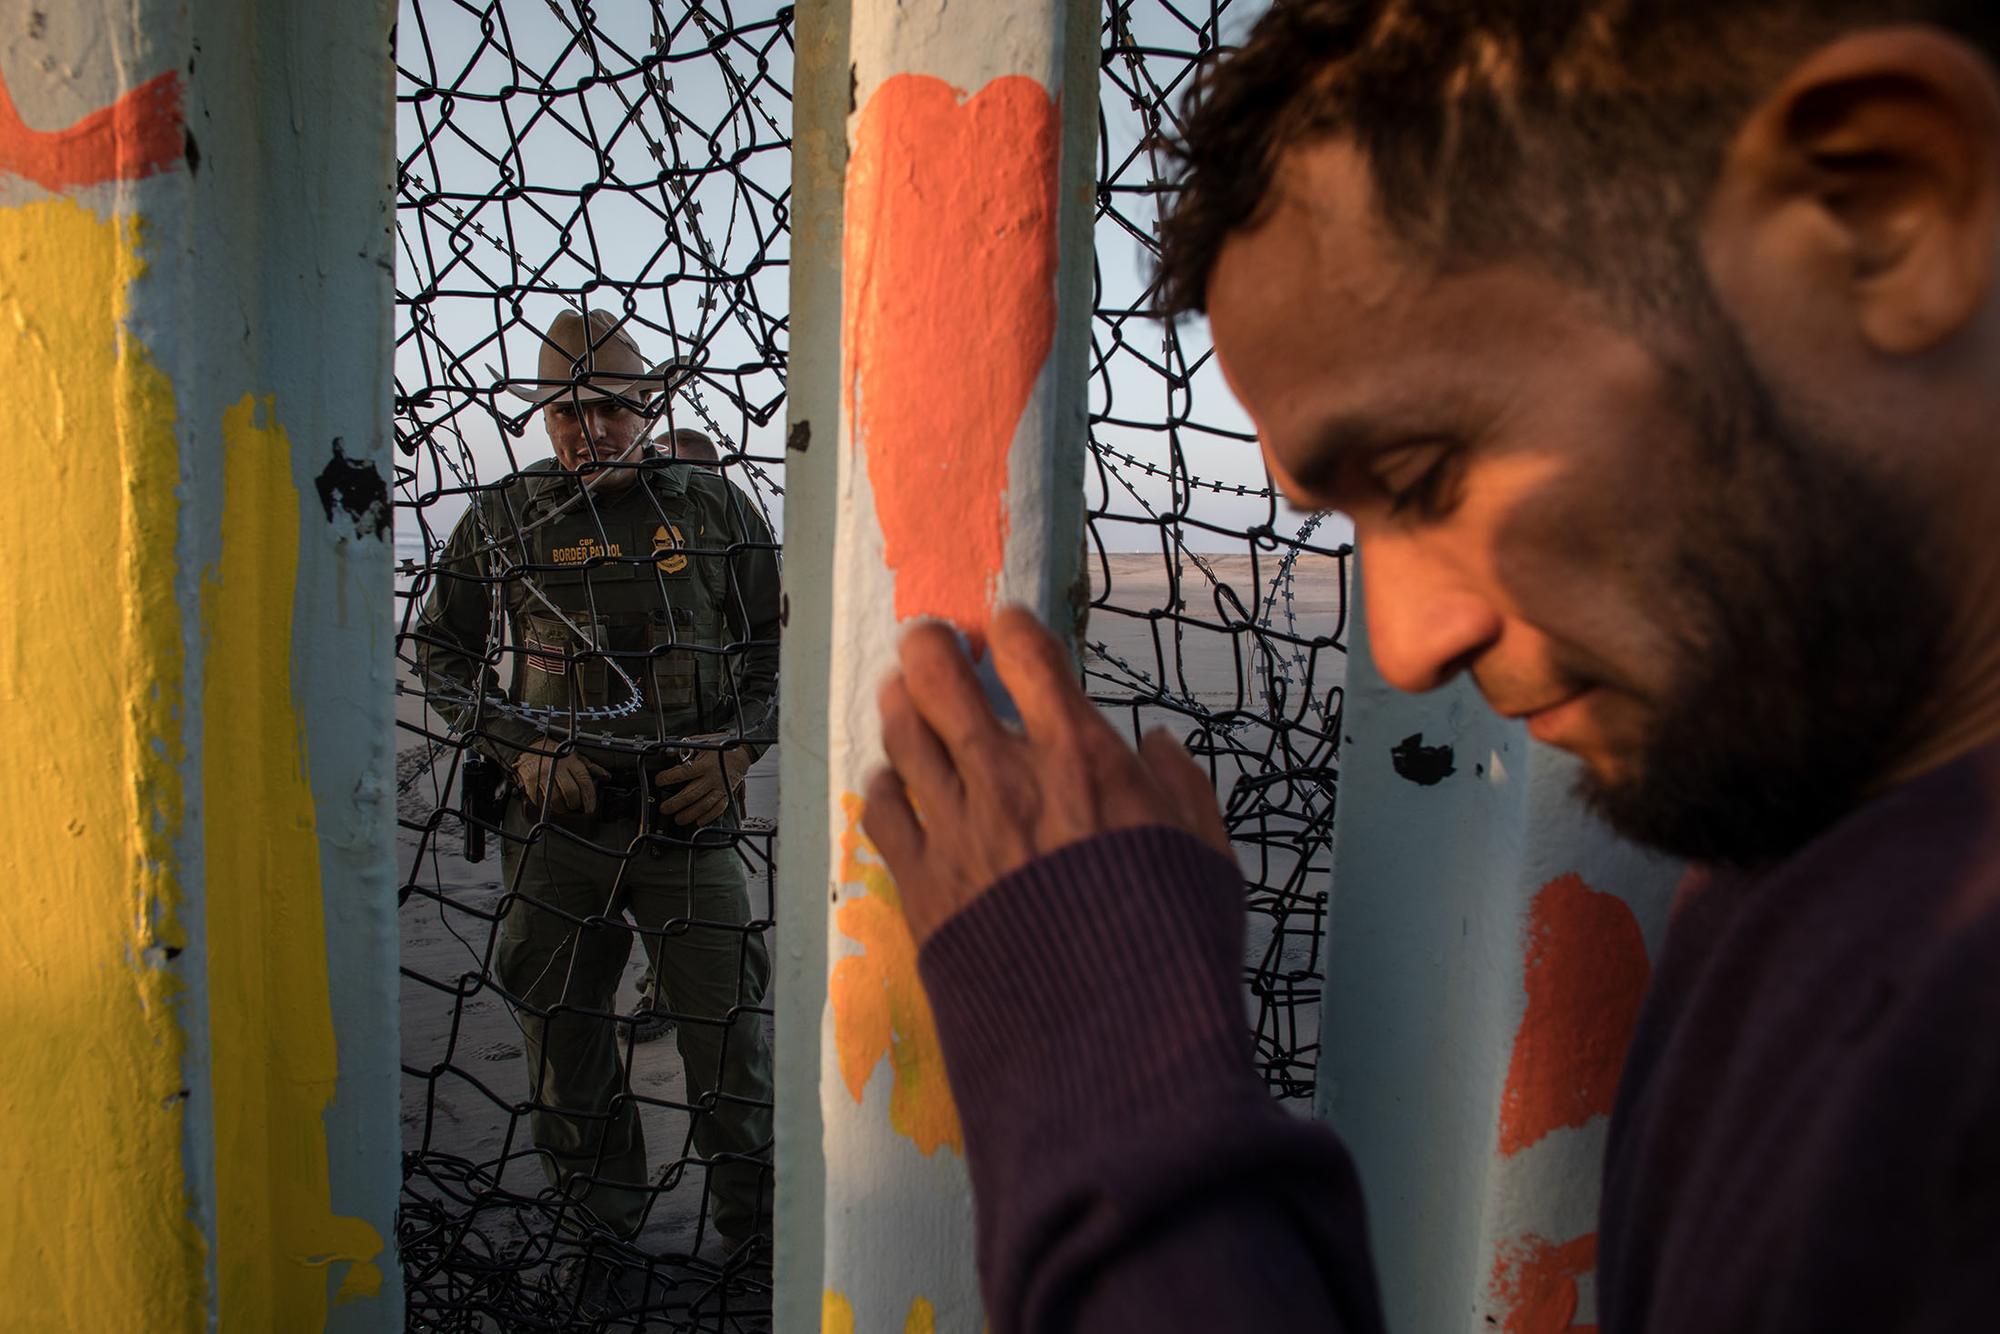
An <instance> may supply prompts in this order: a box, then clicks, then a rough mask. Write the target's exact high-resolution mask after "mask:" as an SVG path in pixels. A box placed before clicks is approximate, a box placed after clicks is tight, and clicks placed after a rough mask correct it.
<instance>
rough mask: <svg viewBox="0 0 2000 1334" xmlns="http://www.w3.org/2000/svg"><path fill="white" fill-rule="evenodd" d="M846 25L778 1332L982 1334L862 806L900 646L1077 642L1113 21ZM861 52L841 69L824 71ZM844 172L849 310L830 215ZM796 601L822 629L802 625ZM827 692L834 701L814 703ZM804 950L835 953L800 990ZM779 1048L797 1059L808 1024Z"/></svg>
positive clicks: (960, 1169) (825, 197)
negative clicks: (1057, 630)
mask: <svg viewBox="0 0 2000 1334" xmlns="http://www.w3.org/2000/svg"><path fill="white" fill-rule="evenodd" d="M843 18H844V24H843V19H835V18H830V17H827V16H824V15H822V16H818V17H815V18H813V19H811V20H809V21H807V23H806V26H804V27H802V29H801V43H800V65H801V76H800V83H801V87H802V88H803V89H805V90H806V96H802V97H801V99H800V101H799V102H798V104H797V107H798V116H799V120H798V123H797V126H796V130H795V142H796V143H797V145H798V148H797V149H796V150H795V152H796V154H797V164H798V165H797V167H796V169H795V170H796V180H797V185H798V188H799V190H800V192H801V193H800V195H799V201H798V202H799V208H800V225H801V229H802V234H801V235H800V236H799V237H798V238H797V239H795V245H798V246H799V249H798V250H796V251H795V259H794V262H795V265H796V266H797V268H798V270H799V272H798V273H797V276H796V277H795V279H794V292H795V294H796V296H797V297H798V298H799V299H800V300H803V301H805V302H807V304H805V305H803V306H799V305H795V308H794V312H793V331H794V333H793V339H794V341H793V348H792V363H793V365H794V366H795V367H797V366H801V365H804V364H811V365H813V370H812V371H811V372H810V374H809V376H808V377H806V378H805V379H803V380H801V379H800V378H797V372H796V371H795V372H794V374H795V378H794V381H793V408H792V412H793V422H792V429H793V432H794V436H793V443H794V445H795V446H799V445H805V452H804V453H803V454H800V453H794V454H793V455H792V456H791V458H792V460H793V462H794V466H793V469H792V470H791V471H792V474H793V476H795V477H796V478H797V479H798V482H799V483H800V484H802V485H797V484H795V487H796V489H794V490H792V492H791V494H790V496H789V497H788V500H789V503H788V506H787V511H788V513H787V554H786V568H787V571H788V577H789V579H790V586H789V597H790V607H791V617H792V619H791V620H790V622H789V624H788V626H787V640H786V654H787V658H786V661H787V663H789V664H795V665H796V667H795V669H794V670H790V671H787V672H786V674H785V690H786V692H787V693H786V697H785V706H784V717H785V755H784V759H783V766H784V767H783V774H784V777H783V780H782V783H783V789H784V793H785V798H784V799H785V802H786V807H785V810H786V812H787V819H788V821H789V823H788V824H787V825H786V853H785V857H786V860H785V864H784V868H783V874H784V882H785V903H786V912H787V916H786V919H785V921H786V925H784V926H782V927H781V928H780V929H781V931H782V932H788V933H792V934H790V935H788V936H787V937H786V939H785V940H784V941H783V944H782V952H783V954H784V955H785V956H788V963H787V972H786V973H785V975H784V977H783V980H782V981H781V984H780V988H781V989H780V993H779V994H780V1002H779V1004H780V1009H781V1010H782V1009H783V1008H784V1007H785V1006H787V1005H790V1006H793V1007H795V1010H796V1011H798V1012H803V1013H807V1014H812V1015H814V1016H816V1017H817V1018H818V1020H819V1023H818V1030H817V1032H816V1033H814V1034H813V1035H812V1036H813V1037H814V1038H815V1039H816V1041H815V1047H814V1049H812V1050H811V1051H809V1052H801V1051H800V1050H798V1048H797V1046H796V1045H794V1047H793V1049H792V1050H790V1051H789V1052H787V1053H786V1055H785V1057H784V1058H783V1061H784V1063H783V1065H782V1066H781V1071H780V1074H781V1078H780V1084H779V1089H778V1098H779V1101H780V1104H781V1108H783V1109H784V1110H783V1111H781V1117H782V1118H783V1119H782V1121H781V1126H783V1127H785V1129H784V1130H783V1131H782V1132H781V1137H780V1140H779V1163H778V1179H779V1192H780V1201H781V1202H780V1229H781V1234H782V1235H781V1239H780V1243H779V1244H780V1271H779V1284H780V1293H779V1312H780V1317H779V1318H780V1321H781V1322H782V1323H785V1325H786V1327H787V1328H805V1327H810V1326H809V1320H810V1310H811V1306H810V1305H809V1303H811V1304H815V1305H817V1306H818V1308H819V1320H820V1323H821V1327H822V1328H823V1329H826V1330H828V1331H857V1330H858V1331H872V1330H925V1331H929V1330H932V1329H945V1330H965V1331H968V1332H969V1331H973V1330H977V1329H979V1328H980V1327H981V1325H982V1324H983V1319H982V1316H981V1314H980V1307H979V1301H978V1291H977V1284H976V1281H975V1278H974V1274H973V1269H972V1226H971V1204H970V1198H969V1192H968V1189H967V1184H966V1178H965V1170H964V1165H963V1162H962V1160H961V1158H960V1152H961V1149H960V1137H959V1123H958V1114H957V1111H956V1109H955V1108H954V1107H953V1105H952V1102H951V1097H950V1091H949V1088H948V1086H947V1084H946V1080H945V1071H944V1066H943V1063H942V1059H941V1057H940V1054H939V1051H938V1046H937V1038H936V1033H935V1030H934V1028H933V1026H932V1021H931V1016H930V1008H929V1003H928V1001H927V1000H926V999H925V997H924V995H923V991H922V988H921V986H920V985H919V983H918V980H917V975H916V960H915V950H914V948H913V946H912V944H911V941H910V937H909V933H908V931H907V929H906V928H905V927H904V925H903V921H902V915H901V912H900V910H899V908H898V906H897V901H896V890H895V886H894V884H893V883H892V882H891V881H890V879H889V876H888V873H887V871H886V870H885V869H884V868H883V866H882V864H881V862H880V861H879V859H877V858H876V857H875V855H874V853H873V851H872V850H871V849H870V848H869V846H868V844H867V841H866V839H865V838H864V837H863V836H862V833H861V829H860V823H859V822H860V815H861V806H860V797H859V795H858V794H859V793H860V791H861V789H862V787H863V785H864V783H865V780H866V776H867V773H868V771H869V770H870V769H871V768H872V767H873V766H874V765H875V764H876V763H878V762H879V759H880V756H881V750H880V741H879V735H878V728H877V725H876V721H875V687H876V685H877V683H878V682H879V681H880V679H881V677H882V676H883V675H884V674H885V672H886V671H887V670H888V669H889V667H890V666H891V665H892V663H893V661H894V658H893V654H894V645H895V639H896V630H897V626H898V624H899V623H901V622H904V621H908V620H910V619H913V618H918V617H938V618H942V619H944V620H948V621H950V622H952V623H953V624H955V625H957V626H959V627H960V628H961V629H962V630H963V631H964V632H965V633H966V634H967V635H968V637H969V638H970V640H971V642H972V643H973V645H974V647H975V651H980V641H981V635H982V632H983V627H984V626H985V624H986V622H987V620H988V618H989V617H990V615H991V613H992V610H993V608H994V607H995V606H996V605H998V604H1000V603H1002V602H1007V601H1014V602H1022V603H1026V604H1028V605H1030V606H1033V607H1036V608H1038V609H1039V610H1041V611H1042V612H1043V614H1044V615H1045V616H1047V617H1049V618H1050V619H1051V620H1052V621H1053V622H1054V623H1057V624H1064V623H1066V622H1067V619H1068V597H1069V590H1070V585H1071V583H1072V581H1073V580H1074V578H1075V576H1076V573H1077V570H1076V566H1077V560H1078V556H1079V552H1080V547H1081V533H1082V518H1083V516H1082V510H1083V485H1082V481H1083V464H1084V441H1085V413H1086V406H1087V404H1086V398H1085V388H1086V383H1085V376H1086V369H1087V367H1086V354H1087V347H1088V326H1089V319H1090V296H1091V282H1090V275H1091V233H1090V221H1091V211H1092V189H1093V183H1094V181H1095V172H1094V160H1093V148H1094V143H1095V133H1096V115H1097V56H1098V24H1099V14H1098V9H1097V6H1096V5H1095V4H1094V3H1091V2H1090V0H1032V2H1031V3H1021V4H1009V5H992V4H971V3H963V0H961V2H960V3H955V4H954V3H950V0H901V2H900V3H899V2H898V0H854V3H852V4H851V5H849V6H847V7H846V12H845V14H844V16H843ZM821 24H823V25H825V26H816V25H821ZM842 26H844V27H845V34H844V38H845V49H844V51H840V50H838V48H836V47H834V46H831V45H829V43H830V42H832V41H833V40H835V39H836V35H837V33H838V29H839V28H840V27H842ZM829 74H831V75H833V77H834V78H835V79H837V80H840V82H839V83H838V84H837V85H836V87H835V89H833V90H832V91H831V93H829V90H828V88H827V86H826V82H825V80H826V78H827V76H828V75H829ZM815 90H817V91H815ZM843 93H844V94H845V98H843V97H842V96H841V94H843ZM833 116H839V117H842V118H844V120H845V125H844V130H843V141H842V142H843V144H844V153H843V152H841V151H839V150H838V149H836V147H835V146H834V144H833V143H832V141H831V138H830V135H831V129H830V126H829V124H828V120H827V118H829V117H833ZM843 159H844V161H843ZM836 164H838V165H839V167H840V171H841V188H842V198H841V203H840V230H839V239H838V256H839V258H838V270H837V273H838V278H837V281H838V284H839V286H838V291H839V293H840V299H839V303H838V306H837V308H836V307H835V306H834V304H833V302H832V300H831V296H832V292H833V290H834V289H833V287H832V286H831V281H832V279H831V275H830V274H829V272H828V266H830V265H832V264H833V262H834V259H833V256H834V248H833V236H832V233H831V231H830V230H829V229H830V227H831V225H832V224H831V220H830V219H828V218H827V217H825V216H824V214H823V212H822V211H823V210H824V209H825V208H827V207H828V206H829V205H830V203H831V201H830V197H829V194H828V192H829V191H830V189H831V187H832V179H833V178H832V176H831V174H830V169H831V168H832V167H833V166H835V165H836ZM836 321H837V322H836ZM829 374H837V376H838V380H837V383H836V384H834V385H832V386H829V385H827V384H826V383H825V379H824V377H826V376H827V375H829ZM801 391H803V392H801ZM805 422H810V424H811V428H812V429H811V438H812V442H811V443H809V444H807V442H806V441H805V440H804V439H803V438H802V436H801V434H800V426H801V423H805ZM822 451H823V452H822ZM802 502H803V503H802ZM808 505H810V506H811V507H812V508H813V510H814V513H813V514H812V515H811V516H808V517H806V518H805V521H804V523H803V524H801V516H800V510H801V509H802V508H805V507H806V506H808ZM829 513H830V515H831V523H830V529H829V527H828V526H827V515H828V514H829ZM802 539H803V541H804V543H806V544H807V545H802V541H801V540H802ZM802 566H804V567H805V569H803V570H802V568H801V567H802ZM822 569H825V570H826V571H828V572H829V574H830V578H829V580H828V582H827V583H824V584H821V583H818V582H817V581H818V580H819V579H820V578H821V575H820V574H819V571H820V570H822ZM807 590H811V596H812V597H814V598H815V599H816V600H817V599H822V598H823V599H824V603H823V604H818V605H815V606H814V607H813V608H812V609H811V610H810V611H808V610H807V609H806V608H805V607H804V606H802V601H803V599H804V597H805V596H806V595H807ZM829 612H830V616H829ZM814 671H817V672H819V673H820V674H822V675H824V676H825V677H826V678H827V679H826V680H825V682H824V685H823V687H822V686H821V685H820V684H819V683H817V682H810V681H802V680H801V674H802V673H804V674H807V675H810V674H811V673H812V672H814ZM822 688H823V689H824V691H825V693H824V695H823V696H822V695H818V694H816V693H815V692H817V691H818V690H820V689H822ZM812 798H816V799H817V800H818V801H819V803H820V804H819V805H818V809H817V810H816V811H808V810H806V809H805V808H804V802H805V801H806V800H808V799H812ZM816 828H817V829H824V830H826V831H827V839H826V842H825V843H824V844H821V845H818V846H814V845H815V844H816V843H817V840H814V839H813V838H812V837H811V833H810V831H812V830H814V829H816ZM801 844H805V845H806V846H805V847H803V848H802V847H801ZM806 917H811V918H813V919H815V923H814V926H813V927H805V928H802V925H801V919H802V918H806ZM795 949H805V950H807V951H813V950H820V951H823V952H822V953H821V954H820V956H819V961H818V962H817V963H807V962H806V961H805V959H804V958H803V957H801V956H798V955H794V954H793V951H794V950H795ZM788 987H800V988H803V989H804V990H803V991H786V990H785V988H788ZM822 988H823V989H822ZM819 996H824V997H825V1002H824V1004H823V1005H821V1004H818V1003H815V1000H816V998H817V997H819ZM787 1031H788V1032H791V1033H793V1034H794V1035H795V1038H794V1041H795V1043H796V1042H797V1041H798V1040H799V1037H798V1036H797V1035H798V1034H799V1025H798V1023H797V1022H794V1023H793V1024H792V1026H791V1027H790V1028H788V1030H787ZM814 1054H816V1055H817V1061H810V1060H809V1059H808V1058H809V1057H810V1056H811V1055H814ZM806 1100H810V1105H811V1106H812V1107H813V1108H815V1109H816V1110H817V1111H818V1113H819V1116H820V1135H819V1142H818V1144H817V1146H815V1145H814V1144H812V1143H811V1142H810V1136H809V1134H808V1133H807V1131H806V1129H805V1127H804V1126H803V1125H802V1124H801V1121H800V1115H801V1106H802V1103H803V1102H805V1101H806ZM815 1147H817V1148H818V1149H819V1150H820V1153H819V1154H818V1155H817V1156H815V1155H814V1154H813V1149H814V1148H815ZM814 1211H816V1214H815V1212H814ZM802 1316H804V1317H805V1319H801V1317H802Z"/></svg>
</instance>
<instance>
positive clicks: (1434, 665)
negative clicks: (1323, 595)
mask: <svg viewBox="0 0 2000 1334" xmlns="http://www.w3.org/2000/svg"><path fill="white" fill-rule="evenodd" d="M1357 546H1358V548H1359V551H1360V557H1359V559H1360V562H1361V585H1362V601H1363V603H1364V605H1365V607H1366V610H1367V615H1368V650H1369V652H1370V653H1371V654H1372V655H1373V656H1374V659H1375V670H1377V671H1378V672H1380V673H1381V674H1382V679H1383V680H1385V681H1387V682H1388V683H1389V684H1390V685H1392V686H1394V687H1396V689H1398V690H1405V691H1409V692H1411V693H1413V694H1415V693H1419V692H1422V691H1425V690H1434V689H1436V688H1437V687H1438V686H1441V685H1443V684H1444V683H1445V682H1447V681H1449V680H1451V678H1452V677H1454V676H1456V675H1458V674H1459V673H1460V672H1461V671H1463V670H1465V669H1466V668H1467V667H1469V666H1471V665H1472V662H1473V660H1474V659H1476V658H1477V657H1478V656H1479V654H1480V653H1481V651H1483V650H1484V649H1486V648H1487V647H1488V646H1490V645H1491V644H1493V643H1494V642H1495V641H1496V640H1498V639H1499V638H1500V631H1501V628H1502V626H1501V617H1500V614H1499V613H1498V612H1497V611H1496V610H1495V609H1494V607H1493V604H1492V602H1491V601H1490V600H1489V599H1488V598H1486V597H1485V596H1483V595H1482V594H1480V593H1479V592H1478V591H1477V590H1476V589H1473V588H1471V587H1469V586H1468V585H1467V583H1466V581H1465V579H1464V577H1463V576H1462V575H1461V574H1460V573H1459V572H1458V571H1456V570H1455V569H1453V568H1452V567H1451V566H1450V565H1449V564H1448V563H1446V562H1444V561H1442V560H1440V559H1438V558H1437V557H1436V556H1435V555H1434V554H1431V553H1427V552H1425V551H1424V550H1422V549H1421V547H1420V546H1419V544H1418V543H1417V542H1416V541H1415V540H1413V539H1410V538H1407V537H1402V536H1394V537H1387V538H1379V539H1375V540H1368V539H1362V540H1359V541H1358V542H1357Z"/></svg>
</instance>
